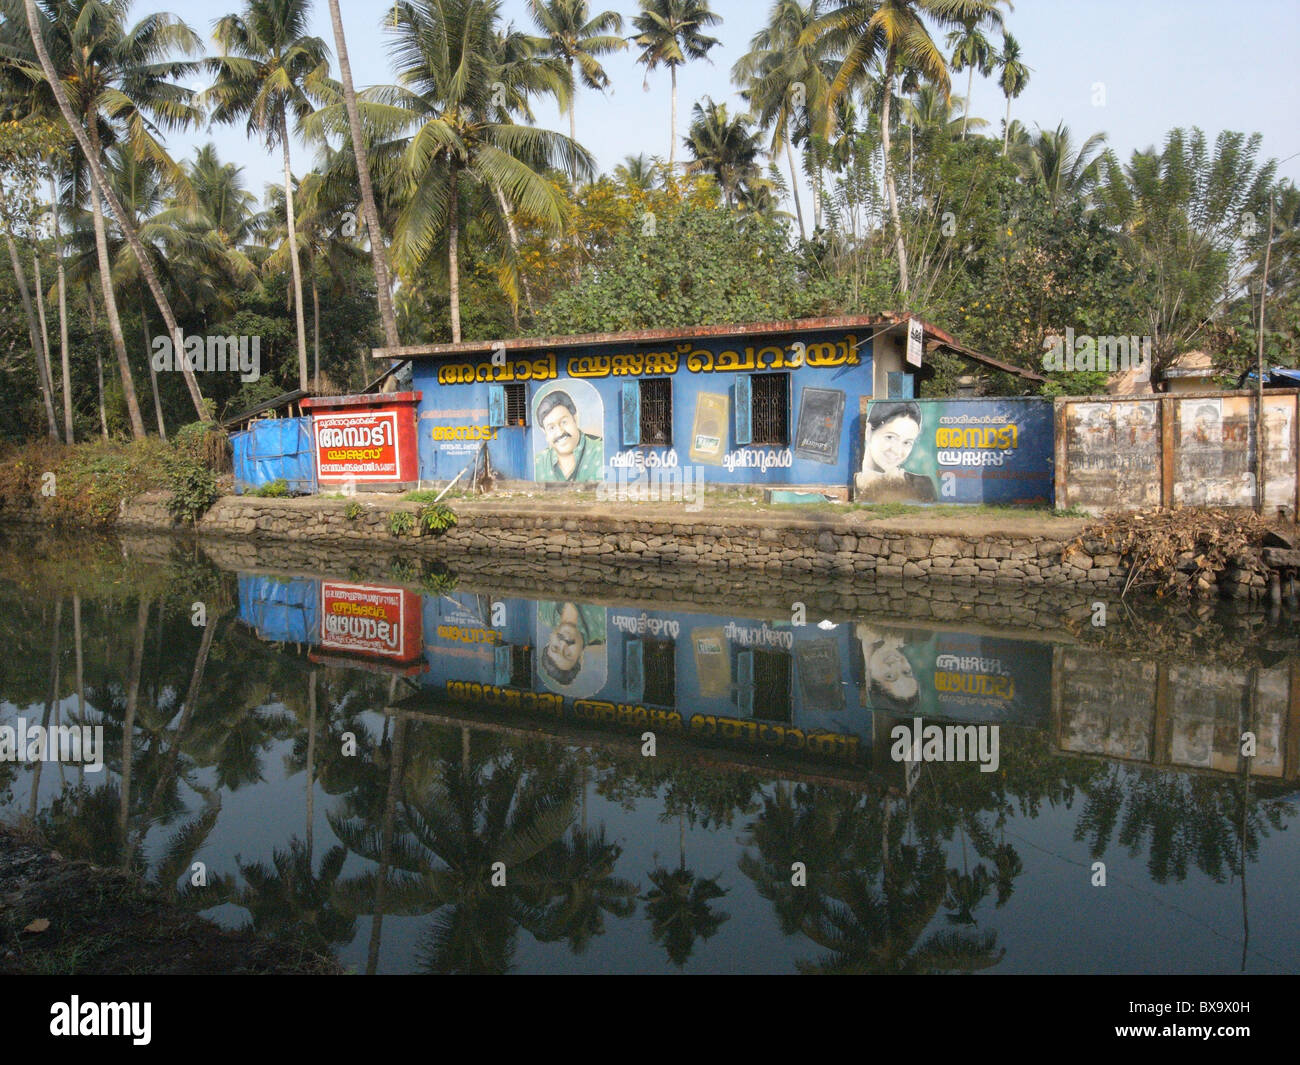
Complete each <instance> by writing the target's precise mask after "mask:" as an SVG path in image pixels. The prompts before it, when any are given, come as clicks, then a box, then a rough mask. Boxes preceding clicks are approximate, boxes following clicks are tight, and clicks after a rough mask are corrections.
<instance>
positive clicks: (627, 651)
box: [623, 640, 645, 699]
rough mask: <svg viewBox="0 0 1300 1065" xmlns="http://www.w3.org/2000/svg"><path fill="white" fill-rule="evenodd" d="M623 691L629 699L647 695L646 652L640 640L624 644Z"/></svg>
mask: <svg viewBox="0 0 1300 1065" xmlns="http://www.w3.org/2000/svg"><path fill="white" fill-rule="evenodd" d="M623 690H624V691H625V692H626V693H627V697H628V698H629V699H640V698H641V697H642V696H643V695H645V652H644V650H643V649H642V647H641V641H640V640H628V641H627V642H626V643H624V644H623Z"/></svg>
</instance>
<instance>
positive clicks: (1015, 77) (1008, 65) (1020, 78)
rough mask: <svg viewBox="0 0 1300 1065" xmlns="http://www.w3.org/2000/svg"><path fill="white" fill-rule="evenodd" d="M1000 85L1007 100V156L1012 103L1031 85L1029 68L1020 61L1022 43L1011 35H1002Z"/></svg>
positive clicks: (1004, 148)
mask: <svg viewBox="0 0 1300 1065" xmlns="http://www.w3.org/2000/svg"><path fill="white" fill-rule="evenodd" d="M997 64H998V68H999V73H998V84H999V85H1001V86H1002V95H1003V96H1005V97H1006V98H1007V121H1006V132H1005V133H1003V135H1002V154H1003V155H1006V154H1007V138H1008V137H1009V136H1010V133H1011V101H1012V100H1014V99H1015V98H1016V97H1018V96H1019V95H1020V94H1021V93H1022V92H1024V91H1025V86H1026V85H1028V84H1029V69H1030V68H1029V67H1027V66H1025V64H1024V63H1022V62H1021V61H1020V42H1019V41H1017V40H1016V39H1015V38H1014V37H1012V36H1011V34H1009V33H1003V34H1002V51H1001V52H999V53H998V56H997Z"/></svg>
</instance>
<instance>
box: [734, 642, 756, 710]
mask: <svg viewBox="0 0 1300 1065" xmlns="http://www.w3.org/2000/svg"><path fill="white" fill-rule="evenodd" d="M736 706H737V707H738V708H739V710H740V711H741V713H745V714H753V712H754V652H753V651H741V652H739V653H738V654H737V655H736Z"/></svg>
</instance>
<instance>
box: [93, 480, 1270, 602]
mask: <svg viewBox="0 0 1300 1065" xmlns="http://www.w3.org/2000/svg"><path fill="white" fill-rule="evenodd" d="M345 506H346V503H345V501H344V500H336V499H322V498H310V497H309V498H305V499H259V498H256V497H248V496H238V497H237V496H226V497H223V498H222V499H220V500H218V501H217V503H216V504H215V505H214V506H213V507H212V509H211V510H209V511H208V513H207V514H206V515H205V516H204V517H203V519H202V520H201V521H200V522H199V531H200V532H201V533H205V534H212V535H217V536H238V537H244V538H258V537H265V538H271V539H285V540H297V541H302V542H306V543H311V544H313V545H315V546H316V547H318V548H321V549H330V550H333V549H334V548H335V547H340V546H349V545H365V546H367V547H368V548H370V549H371V550H375V551H380V552H383V553H389V552H391V551H393V550H402V551H416V552H421V553H427V554H429V555H431V556H436V557H437V558H439V559H441V560H443V561H445V562H446V563H447V564H448V565H449V566H451V567H452V568H453V569H455V568H458V567H460V566H461V565H462V561H466V562H468V561H471V560H475V559H486V560H488V561H489V562H490V561H491V560H493V559H496V560H501V559H510V560H516V561H517V560H522V559H530V560H533V561H535V562H536V563H537V565H538V571H537V572H538V576H539V578H540V577H541V576H542V575H544V574H550V573H551V572H553V571H556V570H561V569H563V568H565V567H567V566H571V565H582V566H591V567H607V568H608V570H609V573H610V575H611V576H612V577H613V578H614V579H627V578H626V572H627V571H626V570H625V569H623V567H627V566H629V565H631V566H635V567H638V568H637V569H635V570H634V571H633V572H635V573H637V574H638V575H639V574H640V573H643V572H646V571H653V570H655V569H656V568H658V567H666V568H670V569H673V570H675V571H679V572H686V573H692V572H697V571H724V572H728V573H732V574H754V575H763V576H773V577H781V578H783V579H785V578H798V577H799V576H801V575H807V574H824V575H829V576H831V577H835V578H839V579H842V580H844V581H845V582H846V583H852V582H864V583H870V582H874V581H876V580H884V581H897V582H904V583H906V582H914V583H918V584H923V583H929V582H935V583H939V584H952V585H975V584H986V583H987V584H1001V585H1007V586H1023V587H1030V588H1035V587H1043V586H1051V587H1056V588H1061V589H1067V590H1071V589H1072V590H1085V589H1086V590H1096V591H1102V590H1111V591H1119V590H1120V589H1122V588H1123V586H1124V582H1125V578H1126V577H1127V575H1128V563H1127V561H1126V560H1125V559H1123V558H1121V557H1120V556H1119V555H1117V554H1115V553H1114V552H1113V551H1112V550H1111V549H1110V548H1107V547H1106V546H1105V545H1104V544H1102V543H1101V542H1100V541H1095V540H1081V539H1079V533H1080V532H1081V526H1082V523H1079V522H1075V523H1070V522H1067V523H1065V525H1066V526H1067V527H1068V528H1066V529H1063V530H1062V531H1060V532H1056V531H1050V532H1048V531H1045V532H1044V533H1042V534H1034V533H1030V532H1028V531H1017V530H1013V529H1010V528H1009V529H1007V530H1006V531H1001V530H998V529H996V528H993V527H990V526H986V527H984V528H981V529H975V530H971V531H969V532H966V533H963V531H962V529H961V523H960V521H952V522H949V521H941V522H938V523H935V522H934V521H933V520H931V521H930V522H924V521H920V520H918V521H916V522H915V524H914V525H912V526H906V525H904V526H900V525H899V524H897V523H898V522H900V521H906V520H907V519H893V520H892V521H885V522H881V521H876V522H871V521H864V520H861V519H862V515H860V514H859V515H846V516H844V517H842V518H840V517H837V518H832V519H825V518H823V519H808V518H795V517H786V516H784V515H782V516H779V517H773V516H770V515H769V516H761V517H759V516H755V517H749V516H747V515H737V514H734V513H732V514H717V515H710V514H708V513H707V512H705V513H703V514H688V513H682V512H676V513H674V515H673V516H671V517H666V516H663V515H662V514H661V515H657V516H650V515H647V516H646V517H645V518H644V519H640V518H638V517H637V516H636V514H635V513H631V514H629V513H622V514H611V513H609V512H608V510H605V509H604V508H598V509H596V510H594V511H593V510H585V511H581V512H580V511H579V510H578V508H555V507H548V506H545V505H544V504H532V505H531V506H526V505H513V506H512V507H511V508H510V509H509V510H506V509H504V508H494V507H481V508H480V507H471V506H467V505H460V504H458V506H457V510H458V513H459V515H460V521H459V524H458V525H456V526H455V527H454V528H452V529H450V530H448V531H447V532H445V533H443V534H440V535H420V536H409V535H408V536H401V537H395V536H393V535H392V534H391V533H390V532H389V531H388V516H389V514H390V513H391V512H392V511H393V510H397V509H405V510H409V511H411V512H412V513H414V512H415V511H417V510H418V505H417V504H415V503H402V502H396V501H394V502H387V501H386V502H384V503H381V504H376V505H370V506H367V507H366V508H365V510H364V511H363V512H362V513H361V514H360V515H359V516H358V517H355V518H348V517H347V515H346V513H345ZM118 524H119V526H120V527H122V528H127V529H130V528H146V529H148V528H160V527H163V528H165V527H171V526H172V524H173V523H172V521H171V518H170V516H169V515H168V513H167V509H166V502H165V499H164V498H161V497H158V496H142V497H140V498H139V499H137V500H136V501H134V502H133V503H132V504H131V505H130V506H128V507H127V508H126V510H125V511H124V513H123V515H122V517H121V518H120V519H119V522H118ZM940 528H942V530H943V531H942V532H937V531H935V530H936V529H940ZM1196 591H1197V592H1198V593H1199V594H1202V595H1215V594H1220V593H1222V594H1224V595H1230V596H1232V597H1234V598H1262V597H1263V595H1264V594H1265V591H1266V586H1265V570H1264V568H1263V567H1262V565H1261V564H1260V563H1259V561H1258V559H1253V558H1252V559H1243V560H1241V563H1240V565H1238V566H1236V567H1234V568H1233V569H1232V570H1231V571H1225V572H1224V573H1222V574H1212V573H1207V574H1205V575H1203V576H1202V577H1201V579H1200V583H1199V584H1198V585H1197V586H1196Z"/></svg>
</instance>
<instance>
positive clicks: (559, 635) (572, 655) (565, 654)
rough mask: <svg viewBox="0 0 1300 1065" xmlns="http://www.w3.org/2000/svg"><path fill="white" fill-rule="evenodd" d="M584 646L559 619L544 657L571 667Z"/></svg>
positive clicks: (558, 665) (571, 627)
mask: <svg viewBox="0 0 1300 1065" xmlns="http://www.w3.org/2000/svg"><path fill="white" fill-rule="evenodd" d="M565 413H568V412H567V411H566V412H565ZM585 648H586V644H584V643H583V641H582V633H581V632H579V631H578V626H577V625H575V624H574V623H573V622H571V621H561V622H560V624H558V625H556V626H555V628H554V629H552V630H551V636H550V639H548V640H547V641H546V657H547V658H549V659H550V660H551V662H552V663H553V664H554V665H555V667H556V668H557V669H561V670H566V669H572V668H573V667H574V666H575V665H577V664H578V661H579V659H581V658H582V652H583V650H584V649H585Z"/></svg>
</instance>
